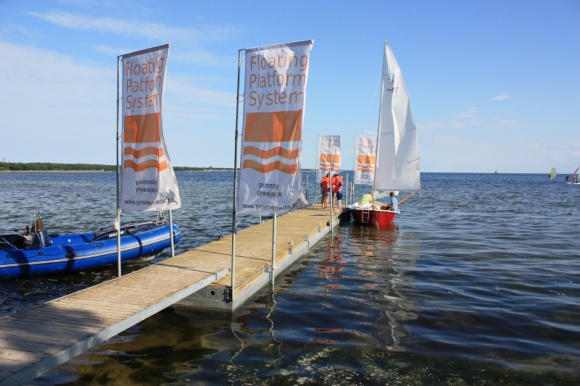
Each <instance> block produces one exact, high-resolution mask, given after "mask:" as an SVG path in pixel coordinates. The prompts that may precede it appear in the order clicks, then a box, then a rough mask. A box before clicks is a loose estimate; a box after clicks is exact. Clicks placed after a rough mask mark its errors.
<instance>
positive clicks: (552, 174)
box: [549, 168, 557, 181]
mask: <svg viewBox="0 0 580 386" xmlns="http://www.w3.org/2000/svg"><path fill="white" fill-rule="evenodd" d="M556 176H557V174H556V169H555V168H552V171H551V172H550V176H549V178H550V181H554V180H555V179H556Z"/></svg>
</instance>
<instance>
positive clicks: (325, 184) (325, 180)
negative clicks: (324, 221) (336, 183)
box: [320, 173, 330, 209]
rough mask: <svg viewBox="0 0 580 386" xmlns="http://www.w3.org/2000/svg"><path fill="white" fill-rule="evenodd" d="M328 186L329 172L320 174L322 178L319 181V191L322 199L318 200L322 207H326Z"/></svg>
mask: <svg viewBox="0 0 580 386" xmlns="http://www.w3.org/2000/svg"><path fill="white" fill-rule="evenodd" d="M329 187H330V173H328V174H326V175H325V176H322V180H321V181H320V191H321V192H322V200H321V201H320V205H321V207H322V209H326V208H328V191H329Z"/></svg>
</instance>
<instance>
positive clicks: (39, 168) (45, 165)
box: [0, 162, 228, 172]
mask: <svg viewBox="0 0 580 386" xmlns="http://www.w3.org/2000/svg"><path fill="white" fill-rule="evenodd" d="M173 170H175V171H176V172H189V171H205V170H228V169H227V168H213V167H211V166H210V167H209V168H208V167H189V166H174V167H173ZM51 171H52V172H63V171H67V172H68V171H71V172H76V171H79V172H86V171H89V172H93V171H95V172H115V171H117V166H116V165H100V164H59V163H49V162H0V172H51Z"/></svg>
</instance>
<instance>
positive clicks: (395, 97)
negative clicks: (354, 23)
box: [350, 41, 421, 227]
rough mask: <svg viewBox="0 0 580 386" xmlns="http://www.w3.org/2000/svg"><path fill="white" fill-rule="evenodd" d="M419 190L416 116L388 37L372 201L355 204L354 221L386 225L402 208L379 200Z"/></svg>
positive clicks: (371, 224)
mask: <svg viewBox="0 0 580 386" xmlns="http://www.w3.org/2000/svg"><path fill="white" fill-rule="evenodd" d="M420 190H421V172H420V169H419V144H418V138H417V126H416V125H415V122H414V120H413V113H412V111H411V104H410V101H409V95H408V94H407V88H406V87H405V82H404V80H403V75H402V73H401V69H400V68H399V64H398V63H397V61H396V59H395V56H394V55H393V51H392V50H391V48H390V46H389V44H388V43H387V42H386V41H385V46H384V55H383V73H382V85H381V102H380V111H379V124H378V130H377V156H376V159H375V170H374V179H373V185H372V195H373V205H372V206H371V207H370V208H366V207H362V208H359V207H358V206H357V205H356V204H355V205H353V206H352V207H351V210H350V212H351V214H352V217H353V219H354V222H355V223H358V224H361V225H365V226H379V227H382V226H387V225H390V224H391V223H392V222H393V221H394V220H395V217H397V214H399V213H400V212H399V210H398V208H395V210H392V209H387V206H386V205H383V204H381V203H379V202H377V201H376V200H377V199H380V198H382V197H386V196H387V195H389V193H390V192H395V191H405V192H418V191H420ZM407 198H408V197H406V198H405V199H407ZM405 199H403V200H401V201H400V203H402V202H403V201H404V200H405Z"/></svg>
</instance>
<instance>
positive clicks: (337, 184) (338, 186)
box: [332, 173, 342, 213]
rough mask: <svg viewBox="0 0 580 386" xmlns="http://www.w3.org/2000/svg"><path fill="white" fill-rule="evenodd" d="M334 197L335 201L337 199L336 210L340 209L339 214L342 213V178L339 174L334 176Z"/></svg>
mask: <svg viewBox="0 0 580 386" xmlns="http://www.w3.org/2000/svg"><path fill="white" fill-rule="evenodd" d="M332 195H333V199H335V198H336V208H338V212H339V213H340V212H342V202H341V201H342V176H340V175H339V174H338V173H336V174H334V176H332Z"/></svg>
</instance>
